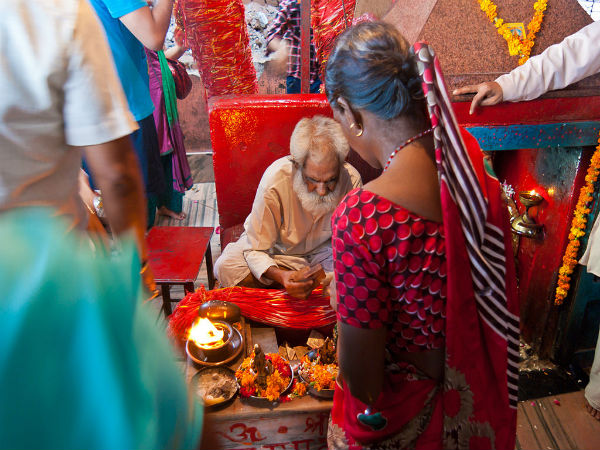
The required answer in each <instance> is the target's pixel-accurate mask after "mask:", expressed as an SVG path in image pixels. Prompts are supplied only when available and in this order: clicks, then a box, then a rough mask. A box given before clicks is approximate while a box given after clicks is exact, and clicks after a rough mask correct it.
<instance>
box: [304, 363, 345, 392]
mask: <svg viewBox="0 0 600 450" xmlns="http://www.w3.org/2000/svg"><path fill="white" fill-rule="evenodd" d="M338 372H339V367H338V365H337V364H335V363H333V364H321V363H320V362H318V360H314V361H311V360H310V359H309V358H308V357H307V356H304V357H303V358H302V361H301V365H300V375H302V378H304V380H306V382H307V383H308V384H309V385H310V386H312V387H313V388H314V389H315V390H317V391H322V390H324V389H335V380H336V378H337V376H338Z"/></svg>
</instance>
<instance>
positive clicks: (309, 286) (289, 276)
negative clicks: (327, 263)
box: [281, 270, 319, 299]
mask: <svg viewBox="0 0 600 450" xmlns="http://www.w3.org/2000/svg"><path fill="white" fill-rule="evenodd" d="M299 272H300V271H298V270H284V271H283V273H282V274H281V284H282V285H283V287H284V289H285V291H286V292H287V293H288V294H290V295H291V296H292V297H296V298H300V299H305V298H307V297H308V296H309V295H310V293H311V292H312V291H313V289H315V288H316V287H317V286H318V285H319V281H318V280H298V278H299V277H300V276H301V274H299Z"/></svg>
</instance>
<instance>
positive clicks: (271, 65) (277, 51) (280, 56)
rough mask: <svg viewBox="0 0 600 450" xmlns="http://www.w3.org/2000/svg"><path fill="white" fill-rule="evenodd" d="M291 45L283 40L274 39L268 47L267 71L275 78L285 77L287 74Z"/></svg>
mask: <svg viewBox="0 0 600 450" xmlns="http://www.w3.org/2000/svg"><path fill="white" fill-rule="evenodd" d="M288 54H289V45H288V43H287V42H286V41H285V40H283V39H278V38H274V39H273V40H272V41H271V42H269V44H268V46H267V51H266V55H267V56H269V59H267V60H266V62H265V71H266V72H269V73H272V74H273V75H274V76H283V75H285V74H286V73H287V61H288Z"/></svg>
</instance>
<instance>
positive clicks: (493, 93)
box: [452, 81, 503, 114]
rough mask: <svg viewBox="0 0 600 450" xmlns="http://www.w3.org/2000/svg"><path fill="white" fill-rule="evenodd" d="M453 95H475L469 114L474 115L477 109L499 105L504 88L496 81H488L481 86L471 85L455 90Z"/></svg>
mask: <svg viewBox="0 0 600 450" xmlns="http://www.w3.org/2000/svg"><path fill="white" fill-rule="evenodd" d="M452 94H453V95H463V94H475V97H473V101H472V102H471V109H470V110H469V114H473V112H474V111H475V108H477V107H478V106H492V105H497V104H498V103H500V102H501V101H502V97H503V92H502V88H501V87H500V85H499V84H498V83H496V82H495V81H488V82H485V83H481V84H471V85H469V86H463V87H461V88H458V89H455V90H454V91H453V92H452Z"/></svg>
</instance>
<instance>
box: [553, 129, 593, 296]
mask: <svg viewBox="0 0 600 450" xmlns="http://www.w3.org/2000/svg"><path fill="white" fill-rule="evenodd" d="M598 173H600V137H599V138H598V146H597V147H596V151H595V152H594V155H593V156H592V160H591V161H590V167H588V170H587V174H586V175H585V185H584V186H583V187H582V188H581V191H580V192H579V199H578V200H577V206H576V207H575V212H574V213H573V220H572V221H571V230H570V233H569V243H568V244H567V249H566V250H565V255H564V256H563V264H562V266H561V268H560V269H559V271H558V283H557V284H558V285H557V287H556V296H555V297H554V304H555V305H562V302H563V301H564V299H565V297H566V296H567V294H568V293H569V288H570V287H571V274H572V273H573V269H574V268H575V266H576V265H577V260H578V258H577V256H578V253H579V247H580V246H581V243H580V242H579V239H580V238H581V237H582V236H584V235H585V229H586V224H587V216H588V214H589V213H590V204H591V202H592V201H593V199H594V197H593V194H594V183H595V182H596V180H598Z"/></svg>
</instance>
